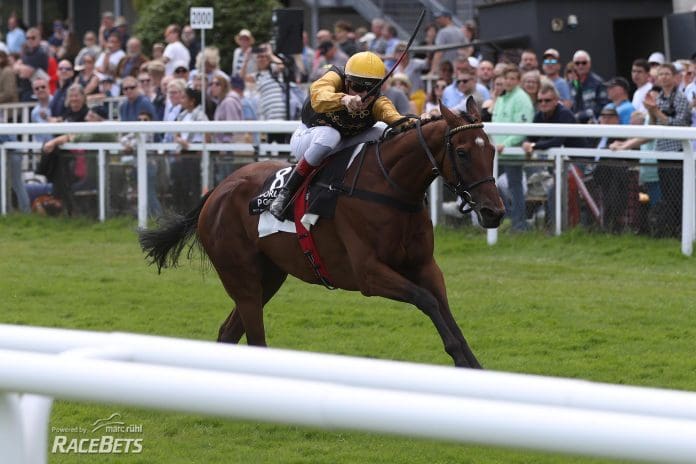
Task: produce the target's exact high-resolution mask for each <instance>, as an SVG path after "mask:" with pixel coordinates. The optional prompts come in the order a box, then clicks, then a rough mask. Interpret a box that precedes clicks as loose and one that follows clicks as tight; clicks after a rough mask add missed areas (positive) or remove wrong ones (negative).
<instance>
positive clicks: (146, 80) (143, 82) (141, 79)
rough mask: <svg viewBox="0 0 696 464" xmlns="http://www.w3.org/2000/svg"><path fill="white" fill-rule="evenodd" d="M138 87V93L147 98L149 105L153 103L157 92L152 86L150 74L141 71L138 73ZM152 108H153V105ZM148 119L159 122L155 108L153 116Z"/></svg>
mask: <svg viewBox="0 0 696 464" xmlns="http://www.w3.org/2000/svg"><path fill="white" fill-rule="evenodd" d="M138 85H139V86H140V91H141V92H142V94H143V96H144V97H145V98H147V99H148V100H149V101H150V103H153V100H154V99H155V96H156V95H157V91H156V89H155V88H154V87H153V86H152V78H151V77H150V74H148V72H147V71H141V72H140V73H138ZM152 106H153V108H154V103H153V105H152ZM150 119H152V120H161V118H160V119H158V113H157V108H155V115H154V116H153V117H151V118H150Z"/></svg>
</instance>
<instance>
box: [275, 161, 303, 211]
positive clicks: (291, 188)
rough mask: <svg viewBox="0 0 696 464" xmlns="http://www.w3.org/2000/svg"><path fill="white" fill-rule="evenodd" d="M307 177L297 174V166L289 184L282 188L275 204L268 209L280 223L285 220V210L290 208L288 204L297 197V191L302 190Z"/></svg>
mask: <svg viewBox="0 0 696 464" xmlns="http://www.w3.org/2000/svg"><path fill="white" fill-rule="evenodd" d="M305 177H306V176H303V175H302V174H300V173H299V172H297V166H295V169H294V170H293V171H292V173H291V174H290V178H289V179H288V182H287V183H286V184H285V185H284V186H283V187H281V189H280V191H279V192H278V195H277V196H276V197H275V199H274V200H273V203H271V205H270V206H269V207H268V211H269V212H270V213H271V214H272V215H273V216H274V217H275V218H276V219H278V220H279V221H282V220H284V219H285V218H284V215H285V208H287V207H288V203H290V200H291V199H292V197H293V196H295V193H296V192H297V189H299V188H300V185H302V182H304V180H305Z"/></svg>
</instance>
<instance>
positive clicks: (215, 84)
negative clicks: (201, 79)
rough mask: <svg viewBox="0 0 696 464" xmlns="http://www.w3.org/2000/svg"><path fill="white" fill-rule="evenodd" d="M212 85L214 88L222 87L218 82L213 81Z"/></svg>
mask: <svg viewBox="0 0 696 464" xmlns="http://www.w3.org/2000/svg"><path fill="white" fill-rule="evenodd" d="M210 85H214V86H217V87H219V86H221V85H222V84H221V83H220V82H218V81H213V82H211V83H210Z"/></svg>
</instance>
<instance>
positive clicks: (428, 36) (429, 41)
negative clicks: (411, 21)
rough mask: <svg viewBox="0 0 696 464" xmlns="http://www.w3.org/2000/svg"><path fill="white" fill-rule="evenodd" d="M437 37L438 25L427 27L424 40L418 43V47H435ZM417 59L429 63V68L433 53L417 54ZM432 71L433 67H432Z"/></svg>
mask: <svg viewBox="0 0 696 464" xmlns="http://www.w3.org/2000/svg"><path fill="white" fill-rule="evenodd" d="M435 37H437V25H436V24H434V23H430V24H428V25H427V26H425V31H424V32H423V40H422V41H420V42H419V43H418V45H435ZM415 56H416V58H421V59H424V60H426V61H427V62H428V65H429V67H431V66H430V64H431V63H432V60H433V52H427V53H416V55H415ZM431 69H432V67H431Z"/></svg>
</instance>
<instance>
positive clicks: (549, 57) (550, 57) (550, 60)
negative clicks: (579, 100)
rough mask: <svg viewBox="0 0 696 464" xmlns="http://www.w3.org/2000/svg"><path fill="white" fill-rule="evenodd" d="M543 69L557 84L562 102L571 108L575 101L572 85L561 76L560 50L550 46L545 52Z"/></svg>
mask: <svg viewBox="0 0 696 464" xmlns="http://www.w3.org/2000/svg"><path fill="white" fill-rule="evenodd" d="M542 69H543V71H544V75H545V76H546V77H548V78H549V79H550V80H551V82H553V85H555V86H556V90H558V95H559V97H560V99H561V103H563V104H564V105H565V106H566V108H570V107H571V105H572V103H573V102H572V100H571V99H570V87H569V86H568V81H566V80H565V79H563V78H562V77H561V54H560V53H558V50H556V49H555V48H549V49H548V50H546V51H545V52H544V61H543V62H542Z"/></svg>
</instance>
